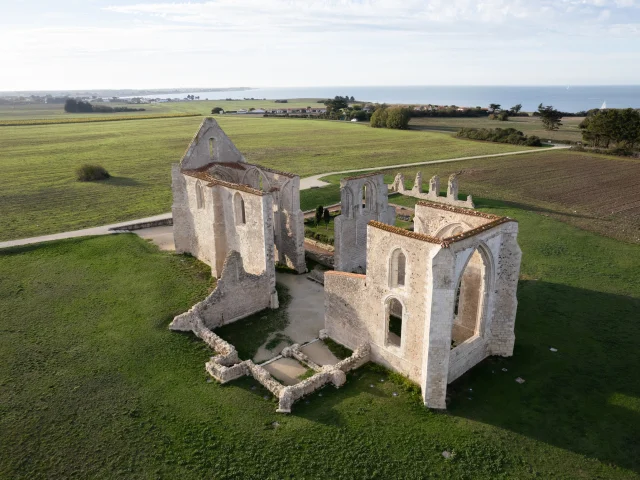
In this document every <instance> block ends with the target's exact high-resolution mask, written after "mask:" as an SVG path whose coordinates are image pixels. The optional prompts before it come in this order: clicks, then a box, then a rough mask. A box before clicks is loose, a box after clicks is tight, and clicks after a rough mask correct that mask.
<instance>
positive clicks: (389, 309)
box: [382, 295, 407, 349]
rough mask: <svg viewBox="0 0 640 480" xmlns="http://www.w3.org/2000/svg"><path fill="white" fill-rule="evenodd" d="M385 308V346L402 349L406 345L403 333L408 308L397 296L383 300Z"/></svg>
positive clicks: (390, 296)
mask: <svg viewBox="0 0 640 480" xmlns="http://www.w3.org/2000/svg"><path fill="white" fill-rule="evenodd" d="M382 305H383V308H384V330H383V331H384V345H385V347H391V348H396V349H402V347H403V345H404V341H403V339H402V338H403V335H402V332H403V331H404V330H405V329H406V328H405V327H406V323H407V321H406V320H407V308H406V305H405V303H404V301H403V300H402V298H400V297H399V296H397V295H388V296H386V297H385V298H384V300H383V304H382Z"/></svg>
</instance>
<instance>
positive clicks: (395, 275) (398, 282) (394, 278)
mask: <svg viewBox="0 0 640 480" xmlns="http://www.w3.org/2000/svg"><path fill="white" fill-rule="evenodd" d="M387 264H388V269H389V270H388V278H389V288H404V287H405V286H406V284H407V280H408V274H407V272H408V268H407V267H408V265H407V253H406V252H405V251H404V249H403V248H402V247H395V248H393V249H392V250H391V253H390V254H389V258H388V262H387Z"/></svg>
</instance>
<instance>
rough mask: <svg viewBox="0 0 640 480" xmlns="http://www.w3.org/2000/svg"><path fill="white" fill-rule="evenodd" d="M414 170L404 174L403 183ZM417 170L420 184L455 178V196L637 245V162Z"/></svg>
mask: <svg viewBox="0 0 640 480" xmlns="http://www.w3.org/2000/svg"><path fill="white" fill-rule="evenodd" d="M417 170H418V169H406V170H404V173H405V180H406V181H407V183H409V182H410V181H411V183H412V181H413V175H415V172H416V171H417ZM420 170H421V171H422V172H423V176H424V178H425V180H428V178H429V177H430V176H431V175H433V174H435V173H438V174H439V175H441V176H444V175H448V174H450V173H453V172H458V173H459V174H460V188H461V191H463V192H464V193H465V194H466V193H471V194H473V196H474V198H482V199H500V200H506V201H509V202H514V203H519V204H522V205H526V206H527V207H528V208H530V209H532V210H535V211H538V212H540V213H542V214H544V215H549V216H553V217H556V218H559V219H561V220H563V221H567V222H569V223H572V224H574V225H577V226H579V227H581V228H584V229H587V230H592V231H596V232H598V233H601V234H604V235H608V236H612V237H614V238H619V239H622V240H626V241H631V242H633V243H640V160H637V159H626V158H618V157H607V156H602V155H589V154H584V153H578V152H569V151H551V152H549V153H548V154H545V153H539V154H536V155H530V156H520V157H518V156H515V157H503V158H498V159H495V160H494V159H491V160H489V159H485V160H475V161H472V162H464V163H457V164H448V165H447V164H443V165H440V166H434V167H432V168H427V167H424V168H421V169H420ZM391 178H392V175H389V176H388V177H387V179H386V180H387V181H390V179H391ZM441 183H443V182H441ZM444 185H445V186H446V182H444ZM425 188H426V183H425Z"/></svg>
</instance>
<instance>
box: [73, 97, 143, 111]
mask: <svg viewBox="0 0 640 480" xmlns="http://www.w3.org/2000/svg"><path fill="white" fill-rule="evenodd" d="M64 111H65V112H67V113H113V112H144V111H145V109H144V108H131V107H109V106H107V105H92V104H91V103H89V102H85V101H83V100H76V99H75V98H67V100H66V101H65V102H64Z"/></svg>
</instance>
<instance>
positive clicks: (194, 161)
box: [180, 118, 246, 170]
mask: <svg viewBox="0 0 640 480" xmlns="http://www.w3.org/2000/svg"><path fill="white" fill-rule="evenodd" d="M213 162H217V163H246V159H245V158H244V157H243V156H242V154H241V153H240V152H239V151H238V149H237V148H236V146H235V145H234V144H233V142H232V141H231V140H230V139H229V137H227V135H226V134H225V133H224V132H223V131H222V129H221V128H220V126H219V125H218V122H216V121H215V120H214V119H213V118H205V119H204V120H203V122H202V124H201V125H200V129H199V130H198V133H196V135H195V136H194V137H193V140H191V143H190V144H189V147H187V151H186V152H185V154H184V156H183V157H182V160H181V161H180V167H181V168H182V169H185V170H195V169H197V168H200V167H204V166H205V165H208V164H210V163H213Z"/></svg>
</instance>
